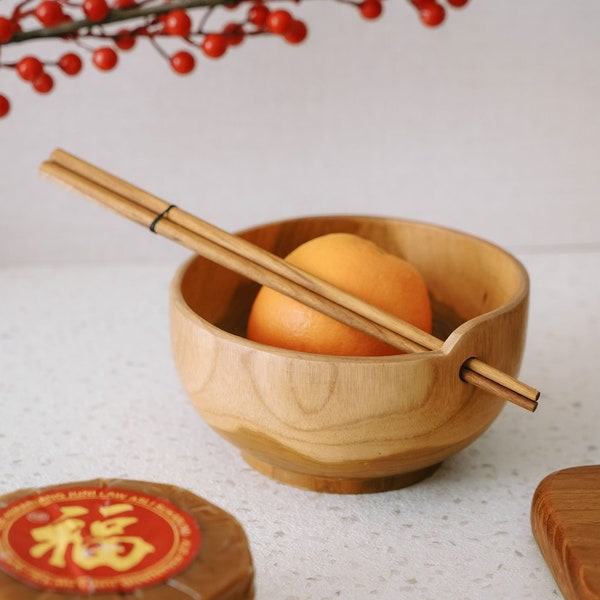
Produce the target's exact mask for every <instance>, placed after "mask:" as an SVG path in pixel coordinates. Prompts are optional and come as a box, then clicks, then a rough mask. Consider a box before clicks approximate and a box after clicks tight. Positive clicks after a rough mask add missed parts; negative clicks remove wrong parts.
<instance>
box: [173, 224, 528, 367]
mask: <svg viewBox="0 0 600 600" xmlns="http://www.w3.org/2000/svg"><path fill="white" fill-rule="evenodd" d="M344 218H345V219H350V220H351V219H360V220H373V221H381V220H390V221H396V222H399V223H407V224H410V225H416V226H418V227H424V228H431V229H439V230H443V231H446V232H448V233H451V234H455V235H458V236H463V237H467V238H470V239H472V240H474V241H476V242H478V243H481V244H483V245H485V246H488V247H490V248H492V249H493V250H494V251H496V252H499V253H500V254H502V255H504V256H505V257H506V258H507V259H508V260H509V261H510V262H511V263H512V264H513V265H514V266H515V267H516V270H517V272H518V273H519V276H520V277H519V279H520V281H519V285H518V287H517V289H516V291H515V293H514V294H513V296H512V297H511V299H510V300H509V301H508V302H506V303H505V304H503V305H502V306H499V307H497V308H495V309H492V310H490V311H488V312H485V313H482V314H480V315H477V316H476V317H473V318H471V319H468V320H467V321H465V322H464V323H461V324H460V325H458V326H457V327H456V328H455V329H453V330H452V331H451V332H450V334H449V335H448V336H447V337H446V339H445V340H443V344H442V346H441V348H440V349H437V350H428V351H425V352H417V353H400V354H391V355H385V356H343V355H329V354H318V353H314V352H301V351H298V350H289V349H287V348H280V347H277V346H270V345H268V344H263V343H260V342H255V341H253V340H250V339H248V338H247V337H244V336H241V335H237V334H235V333H231V332H229V331H226V330H224V329H221V328H220V327H218V326H217V325H215V324H214V323H211V322H210V321H208V320H207V319H205V318H204V317H202V316H200V315H199V314H198V313H196V312H195V311H194V310H192V308H191V307H190V306H189V304H188V303H187V302H186V301H185V299H184V297H183V294H182V293H181V282H182V280H183V278H184V276H185V274H186V272H187V271H188V269H189V267H190V265H191V264H192V263H193V262H194V261H196V260H197V259H198V258H202V257H201V256H200V255H198V254H195V253H194V254H192V255H191V256H189V257H187V259H186V260H184V261H183V262H182V263H180V265H179V266H178V268H177V270H176V272H175V275H174V276H173V278H172V280H171V284H170V298H171V302H175V303H177V305H178V306H179V307H180V309H181V310H183V311H184V312H185V313H186V314H187V315H188V316H189V317H191V319H192V320H193V321H197V322H199V323H200V324H201V325H202V326H203V327H204V328H206V329H208V330H210V331H211V332H213V334H214V335H216V336H217V337H220V338H222V339H225V340H226V341H228V342H235V343H236V344H242V345H243V346H247V347H248V348H251V349H253V350H259V351H260V352H263V353H267V354H271V355H276V356H282V357H287V358H290V357H293V358H298V357H299V356H300V357H302V359H304V360H309V361H318V362H330V361H331V360H332V359H335V360H336V361H343V362H353V363H361V364H362V363H373V364H380V363H382V362H383V363H388V362H389V363H396V362H398V361H402V362H409V361H412V360H424V359H427V358H431V359H434V358H436V357H439V356H445V355H447V354H449V353H450V351H451V350H452V348H453V347H454V346H455V345H456V344H458V342H459V341H460V339H461V338H462V337H463V335H464V334H465V333H466V332H467V331H469V330H470V329H472V328H473V327H474V326H476V325H478V324H479V323H482V322H485V321H487V320H490V319H492V318H494V317H495V316H497V315H498V314H501V313H505V312H508V311H510V310H511V309H513V308H514V307H515V306H516V305H518V304H520V303H521V302H523V301H527V296H528V294H529V286H530V280H529V273H528V272H527V269H526V268H525V266H524V265H523V263H522V262H521V261H520V260H519V259H518V258H517V257H516V256H515V255H514V254H512V253H511V252H509V251H508V250H506V249H505V248H502V247H501V246H499V245H497V244H495V243H494V242H491V241H489V240H487V239H485V238H483V237H480V236H477V235H473V234H470V233H467V232H465V231H463V230H460V229H457V228H453V227H447V226H444V225H439V224H436V223H430V222H427V221H420V220H415V219H407V218H402V217H394V216H386V215H361V214H353V213H348V214H333V213H332V214H322V215H319V214H315V215H308V216H301V217H289V218H284V219H277V220H273V221H269V222H266V223H259V224H257V225H253V226H250V227H247V228H244V229H242V230H239V231H236V232H235V235H244V234H245V233H249V232H251V231H254V230H256V229H262V228H267V227H276V226H278V225H282V224H284V223H290V222H299V221H310V220H314V219H326V220H328V219H331V220H335V219H344Z"/></svg>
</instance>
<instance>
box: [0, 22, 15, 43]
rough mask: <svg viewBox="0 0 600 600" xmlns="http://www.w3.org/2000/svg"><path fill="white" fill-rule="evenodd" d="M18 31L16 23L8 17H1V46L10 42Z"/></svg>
mask: <svg viewBox="0 0 600 600" xmlns="http://www.w3.org/2000/svg"><path fill="white" fill-rule="evenodd" d="M16 30H17V28H16V26H15V22H14V21H11V20H10V19H7V18H6V17H0V44H3V43H4V42H8V40H10V38H11V37H12V36H13V35H14V33H15V31H16Z"/></svg>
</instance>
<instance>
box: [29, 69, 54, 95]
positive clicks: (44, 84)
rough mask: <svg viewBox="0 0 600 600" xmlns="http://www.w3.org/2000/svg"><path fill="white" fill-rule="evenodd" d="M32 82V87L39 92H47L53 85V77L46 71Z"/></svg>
mask: <svg viewBox="0 0 600 600" xmlns="http://www.w3.org/2000/svg"><path fill="white" fill-rule="evenodd" d="M32 83H33V89H34V90H35V91H36V92H39V93H40V94H47V93H48V92H50V91H52V88H53V87H54V79H52V77H51V76H50V75H48V73H42V74H41V75H39V76H38V77H36V78H35V79H34V80H33V82H32Z"/></svg>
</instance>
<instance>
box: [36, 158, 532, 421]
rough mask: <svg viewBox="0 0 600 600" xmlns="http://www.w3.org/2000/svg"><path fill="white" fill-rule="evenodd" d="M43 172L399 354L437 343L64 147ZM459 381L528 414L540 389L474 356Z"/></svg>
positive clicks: (431, 347) (430, 347) (437, 345)
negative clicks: (393, 348) (372, 337)
mask: <svg viewBox="0 0 600 600" xmlns="http://www.w3.org/2000/svg"><path fill="white" fill-rule="evenodd" d="M40 171H41V173H42V174H44V175H47V176H49V177H51V178H52V179H55V180H57V181H59V182H60V183H63V184H65V185H67V186H69V187H71V188H72V189H74V190H76V191H77V192H79V193H81V194H83V195H84V196H86V197H88V198H90V199H92V200H95V201H97V202H99V203H100V204H102V205H103V206H105V207H107V208H109V209H111V210H113V211H115V212H117V213H118V214H120V215H122V216H125V217H127V218H129V219H130V220H133V221H135V222H137V223H139V224H140V225H143V226H144V227H151V228H152V230H153V231H155V232H156V233H159V234H161V235H162V236H164V237H167V238H169V239H171V240H173V241H176V242H177V243H179V244H181V245H183V246H185V247H187V248H188V249H190V250H192V251H194V252H196V253H198V254H200V255H202V256H204V257H205V258H208V259H209V260H211V261H214V262H216V263H219V264H221V265H223V266H225V267H226V268H229V269H231V270H233V271H236V272H239V273H241V274H243V275H245V276H247V277H249V278H250V279H253V280H254V281H257V282H258V283H260V284H262V285H267V286H269V287H272V288H274V289H276V290H278V291H280V292H282V293H284V294H287V295H289V296H291V297H293V298H296V299H297V300H300V301H301V302H303V303H305V304H307V305H308V306H311V307H312V308H315V309H316V310H320V311H321V312H323V313H325V314H327V315H329V316H331V317H333V318H335V319H337V320H339V321H341V322H343V323H345V324H347V325H350V326H351V327H354V328H356V329H360V330H361V331H364V332H366V333H368V334H369V335H372V336H374V337H377V338H379V339H381V340H383V341H385V342H386V343H388V344H390V345H392V346H394V347H396V348H398V349H399V350H402V351H404V352H425V351H428V350H439V349H440V348H441V347H442V345H443V342H442V341H441V340H439V339H438V338H436V337H435V336H432V335H430V334H428V333H426V332H424V331H422V330H420V329H418V328H416V327H414V326H413V325H410V324H409V323H406V322H404V321H402V320H400V319H398V318H396V317H395V316H393V315H390V314H389V313H387V312H384V311H382V310H380V309H378V308H376V307H374V306H372V305H370V304H368V303H366V302H363V301H362V300H360V299H358V298H356V297H355V296H353V295H351V294H348V293H346V292H343V291H342V290H340V289H339V288H336V287H335V286H332V285H331V284H329V283H327V282H325V281H323V280H321V279H318V278H316V277H314V276H312V275H310V274H308V273H306V272H305V271H302V270H301V269H298V268H297V267H294V266H292V265H290V264H289V263H287V262H286V261H284V260H283V259H281V258H279V257H277V256H275V255H273V254H271V253H270V252H267V251H266V250H263V249H262V248H259V247H258V246H255V245H254V244H252V243H250V242H248V241H246V240H244V239H242V238H240V237H238V236H235V235H232V234H229V233H227V232H225V231H223V230H221V229H219V228H217V227H215V226H214V225H211V224H210V223H208V222H206V221H203V220H201V219H199V218H198V217H195V216H193V215H191V214H189V213H187V212H185V211H183V210H181V209H179V208H177V207H175V206H173V205H171V204H169V203H167V202H165V201H164V200H162V199H160V198H158V197H156V196H154V195H152V194H149V193H148V192H146V191H144V190H142V189H140V188H138V187H136V186H134V185H132V184H130V183H128V182H126V181H124V180H122V179H120V178H118V177H116V176H114V175H112V174H110V173H108V172H106V171H104V170H102V169H100V168H98V167H96V166H94V165H91V164H89V163H87V162H86V161H84V160H82V159H80V158H78V157H76V156H73V155H72V154H69V153H67V152H65V151H64V150H60V149H57V150H55V151H54V152H53V153H52V154H51V157H50V160H49V161H46V162H44V163H43V164H42V165H41V167H40ZM460 376H461V378H462V379H463V380H464V381H466V382H468V383H470V384H472V385H474V386H476V387H479V388H480V389H483V390H485V391H487V392H490V393H493V394H494V395H496V396H498V397H500V398H503V399H505V400H508V401H510V402H512V403H514V404H516V405H518V406H521V407H523V408H526V409H527V410H530V411H532V412H533V411H534V410H535V409H536V408H537V400H538V398H539V392H538V391H537V390H535V389H534V388H532V387H530V386H528V385H526V384H524V383H522V382H520V381H518V380H517V379H515V378H513V377H511V376H510V375H508V374H507V373H504V372H502V371H500V370H498V369H496V368H494V367H492V366H491V365H488V364H486V363H484V362H483V361H481V360H479V359H477V358H471V359H469V360H467V361H466V362H465V363H464V364H463V365H462V367H461V370H460Z"/></svg>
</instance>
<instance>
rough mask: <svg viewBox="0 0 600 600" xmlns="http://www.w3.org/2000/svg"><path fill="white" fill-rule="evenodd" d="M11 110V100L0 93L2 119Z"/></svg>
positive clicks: (0, 114) (0, 116)
mask: <svg viewBox="0 0 600 600" xmlns="http://www.w3.org/2000/svg"><path fill="white" fill-rule="evenodd" d="M9 112H10V101H9V100H8V98H7V97H6V96H3V95H2V94H0V119H1V118H2V117H5V116H6V115H7V114H8V113H9Z"/></svg>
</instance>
